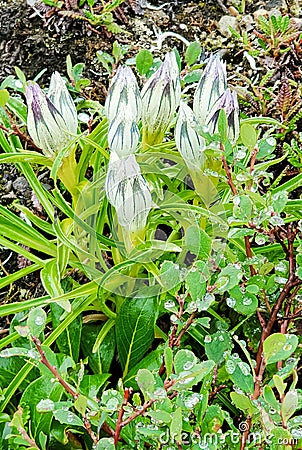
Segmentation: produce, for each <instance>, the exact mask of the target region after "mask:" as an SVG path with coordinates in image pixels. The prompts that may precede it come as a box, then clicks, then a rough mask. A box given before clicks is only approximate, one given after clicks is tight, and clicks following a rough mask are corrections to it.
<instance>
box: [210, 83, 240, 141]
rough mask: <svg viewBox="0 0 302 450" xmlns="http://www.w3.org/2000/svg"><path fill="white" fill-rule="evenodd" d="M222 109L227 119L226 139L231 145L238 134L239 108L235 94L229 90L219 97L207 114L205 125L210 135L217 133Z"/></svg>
mask: <svg viewBox="0 0 302 450" xmlns="http://www.w3.org/2000/svg"><path fill="white" fill-rule="evenodd" d="M222 109H223V110H224V111H225V114H226V117H227V137H228V139H229V141H230V142H231V143H235V142H236V141H237V139H238V137H239V133H240V123H239V106H238V100H237V94H236V92H234V91H231V90H230V89H229V88H228V89H226V90H225V92H224V93H223V94H222V95H221V96H220V97H219V99H218V100H217V101H216V103H215V104H214V105H213V107H212V109H211V111H210V113H209V116H208V120H207V123H206V125H207V126H208V128H209V132H210V133H212V134H215V133H218V117H219V113H220V111H221V110H222Z"/></svg>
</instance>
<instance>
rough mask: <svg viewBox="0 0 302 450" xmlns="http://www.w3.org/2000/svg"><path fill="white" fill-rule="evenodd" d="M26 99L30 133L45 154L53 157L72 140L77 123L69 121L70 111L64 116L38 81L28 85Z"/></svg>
mask: <svg viewBox="0 0 302 450" xmlns="http://www.w3.org/2000/svg"><path fill="white" fill-rule="evenodd" d="M26 101H27V129H28V133H29V135H30V136H31V138H32V140H33V141H34V143H35V144H36V145H37V146H38V147H40V148H41V149H42V151H43V153H44V155H45V156H47V157H49V158H52V159H53V158H55V156H56V154H57V153H58V152H59V151H60V150H62V149H63V148H64V147H66V146H67V145H68V144H69V143H70V142H71V141H72V139H73V136H72V134H74V133H75V132H76V127H75V123H74V121H73V120H72V121H71V123H69V121H68V118H69V113H68V114H67V115H66V114H64V116H63V115H62V114H61V113H60V111H59V110H58V109H57V108H56V107H55V106H54V104H53V102H52V101H51V100H50V99H49V97H48V96H47V95H46V94H45V93H44V92H43V91H42V89H41V88H40V86H39V85H38V84H37V83H33V82H30V83H29V84H28V86H27V87H26ZM68 107H69V106H68V105H67V106H66V108H68ZM67 117H68V118H67Z"/></svg>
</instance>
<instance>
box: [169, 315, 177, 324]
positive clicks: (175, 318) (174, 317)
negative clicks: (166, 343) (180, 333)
mask: <svg viewBox="0 0 302 450" xmlns="http://www.w3.org/2000/svg"><path fill="white" fill-rule="evenodd" d="M170 320H171V322H172V323H177V322H178V317H177V316H176V314H172V316H171V317H170Z"/></svg>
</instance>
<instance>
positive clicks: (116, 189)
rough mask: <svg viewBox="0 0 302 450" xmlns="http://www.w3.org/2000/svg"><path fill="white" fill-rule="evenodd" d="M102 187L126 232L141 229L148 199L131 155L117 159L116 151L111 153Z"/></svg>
mask: <svg viewBox="0 0 302 450" xmlns="http://www.w3.org/2000/svg"><path fill="white" fill-rule="evenodd" d="M105 190H106V195H107V198H108V200H109V202H110V203H111V204H112V205H113V206H114V208H115V210H116V213H117V217H118V222H119V224H120V225H121V226H122V227H125V228H126V230H127V231H129V232H139V231H140V230H143V229H144V228H145V226H146V221H147V217H148V214H149V212H150V209H151V206H152V199H151V193H150V190H149V187H148V184H147V182H146V180H145V179H144V177H143V176H142V174H141V171H140V168H139V165H138V164H137V162H136V159H135V156H134V155H130V156H128V157H127V158H119V157H118V155H117V154H116V153H114V152H112V153H111V155H110V162H109V167H108V172H107V176H106V182H105Z"/></svg>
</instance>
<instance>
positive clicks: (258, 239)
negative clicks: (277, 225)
mask: <svg viewBox="0 0 302 450" xmlns="http://www.w3.org/2000/svg"><path fill="white" fill-rule="evenodd" d="M255 242H256V244H258V245H263V244H265V242H266V238H265V236H264V235H263V234H257V236H256V237H255Z"/></svg>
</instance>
